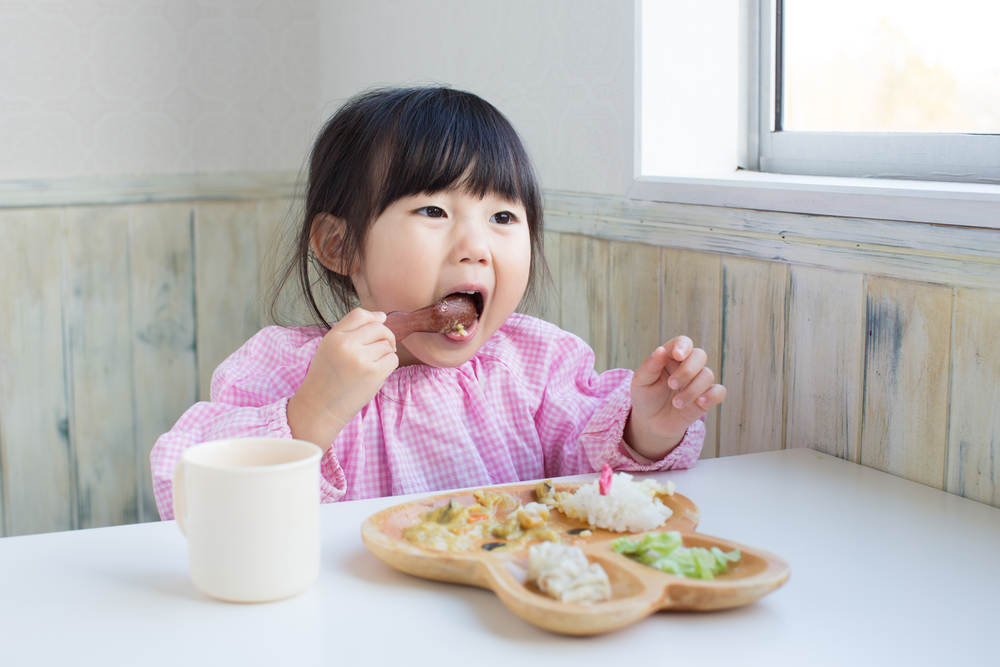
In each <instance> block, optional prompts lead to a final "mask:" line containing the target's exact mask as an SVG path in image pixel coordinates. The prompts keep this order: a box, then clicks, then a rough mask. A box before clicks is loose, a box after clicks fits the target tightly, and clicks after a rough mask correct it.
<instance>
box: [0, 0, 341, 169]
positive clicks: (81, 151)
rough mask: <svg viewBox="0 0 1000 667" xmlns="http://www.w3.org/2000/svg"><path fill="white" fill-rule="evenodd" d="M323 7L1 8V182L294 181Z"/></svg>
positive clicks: (272, 2) (171, 2)
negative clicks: (260, 176) (183, 177)
mask: <svg viewBox="0 0 1000 667" xmlns="http://www.w3.org/2000/svg"><path fill="white" fill-rule="evenodd" d="M318 13H319V3H318V1H317V0H266V1H264V0H258V1H254V0H250V1H249V2H229V1H222V2H203V1H198V0H152V1H149V2H118V3H113V4H112V3H104V2H99V1H98V0H72V2H63V3H49V2H4V3H0V54H2V55H0V179H22V178H53V177H67V176H81V175H92V174H101V175H108V174H125V173H140V174H170V173H177V172H219V171H242V170H250V171H262V170H279V169H293V170H297V169H298V168H299V166H300V165H301V164H302V159H303V156H304V154H305V151H306V149H307V147H308V145H309V141H310V140H311V137H312V135H313V133H314V132H315V128H316V123H317V122H318V121H319V120H321V119H319V118H318V114H319V109H320V106H321V105H320V102H319V97H318V95H319V87H318V85H319V71H320V68H319V42H320V33H319V24H318V22H317V15H318Z"/></svg>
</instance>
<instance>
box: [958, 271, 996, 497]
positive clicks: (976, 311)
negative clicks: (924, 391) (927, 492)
mask: <svg viewBox="0 0 1000 667" xmlns="http://www.w3.org/2000/svg"><path fill="white" fill-rule="evenodd" d="M952 349H953V350H954V357H953V358H952V364H951V367H952V370H951V414H950V418H949V428H948V476H947V479H946V483H945V490H947V491H950V492H952V493H957V494H959V495H961V496H965V497H966V498H971V499H972V500H977V501H979V502H982V503H987V504H990V505H993V506H994V507H1000V291H996V290H990V291H986V290H972V289H961V288H960V289H958V290H957V292H956V294H955V331H954V341H953V344H952Z"/></svg>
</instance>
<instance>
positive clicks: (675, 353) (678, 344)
mask: <svg viewBox="0 0 1000 667" xmlns="http://www.w3.org/2000/svg"><path fill="white" fill-rule="evenodd" d="M662 347H663V348H664V349H666V350H667V352H668V353H669V355H670V358H671V359H674V360H676V361H684V360H685V359H687V358H688V355H689V354H691V351H692V350H694V349H695V347H694V343H693V342H691V339H690V338H688V337H687V336H677V337H676V338H671V339H670V340H668V341H667V342H666V343H664V344H663V346H662Z"/></svg>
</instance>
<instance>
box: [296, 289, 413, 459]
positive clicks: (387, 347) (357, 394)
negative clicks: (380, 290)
mask: <svg viewBox="0 0 1000 667" xmlns="http://www.w3.org/2000/svg"><path fill="white" fill-rule="evenodd" d="M384 322H385V313H379V312H370V311H367V310H364V309H362V308H355V309H354V310H352V311H351V312H350V313H348V314H347V316H346V317H344V318H343V319H342V320H340V321H339V322H337V324H335V325H334V327H333V328H332V329H330V330H329V331H328V332H327V333H326V335H325V336H323V340H322V341H321V342H320V344H319V348H317V350H316V356H314V357H313V360H312V364H311V365H310V366H309V371H308V372H307V373H306V378H305V380H303V381H302V386H300V387H299V390H298V391H297V392H295V395H294V396H292V397H291V398H290V399H289V401H288V412H287V413H288V425H289V427H290V428H291V430H292V437H293V438H297V439H299V440H307V441H309V442H314V443H316V444H317V445H319V446H320V447H322V448H323V451H326V450H327V449H329V447H330V445H332V444H333V441H334V439H335V438H336V437H337V435H338V434H339V433H340V431H341V430H342V429H343V428H344V426H346V425H347V422H349V421H351V419H353V418H354V415H356V414H358V412H360V411H361V408H363V407H364V406H365V405H367V404H368V402H369V401H371V400H372V399H373V398H374V397H375V394H377V393H378V391H379V389H381V388H382V384H383V383H384V382H385V379H386V378H387V377H389V374H390V373H392V372H393V371H394V370H396V367H397V366H398V365H399V357H397V356H396V337H395V336H393V334H392V332H391V331H390V330H389V329H388V327H386V326H385V325H384Z"/></svg>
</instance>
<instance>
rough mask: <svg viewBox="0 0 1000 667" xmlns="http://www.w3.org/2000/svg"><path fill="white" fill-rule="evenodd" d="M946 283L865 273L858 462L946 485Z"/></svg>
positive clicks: (948, 326)
mask: <svg viewBox="0 0 1000 667" xmlns="http://www.w3.org/2000/svg"><path fill="white" fill-rule="evenodd" d="M951 314H952V288H950V287H946V286H942V285H932V284H928V283H916V282H908V281H901V280H896V279H892V278H881V277H877V276H869V278H868V296H867V327H868V329H867V330H868V342H867V349H866V352H865V396H864V417H863V424H862V433H861V463H862V464H863V465H866V466H868V467H870V468H875V469H877V470H882V471H884V472H888V473H891V474H893V475H898V476H900V477H904V478H906V479H910V480H913V481H916V482H920V483H921V484H926V485H928V486H932V487H934V488H937V489H941V488H944V467H945V443H946V441H947V436H948V434H947V424H948V363H949V348H950V339H951V319H952V317H951Z"/></svg>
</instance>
